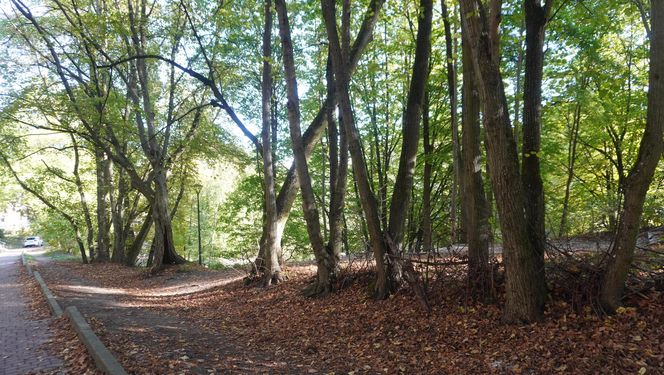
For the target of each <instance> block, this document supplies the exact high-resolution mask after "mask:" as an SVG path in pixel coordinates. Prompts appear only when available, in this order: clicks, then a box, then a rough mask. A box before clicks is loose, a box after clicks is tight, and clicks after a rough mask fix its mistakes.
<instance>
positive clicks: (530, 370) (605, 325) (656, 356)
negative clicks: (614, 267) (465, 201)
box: [35, 257, 664, 374]
mask: <svg viewBox="0 0 664 375" xmlns="http://www.w3.org/2000/svg"><path fill="white" fill-rule="evenodd" d="M38 261H39V264H36V265H35V267H36V268H37V269H38V270H39V271H40V272H41V273H42V275H43V276H44V278H45V279H46V281H47V283H48V284H49V286H50V288H51V289H52V290H53V292H54V293H55V294H56V295H57V297H58V300H59V302H60V303H61V304H62V305H63V307H64V306H68V305H70V304H75V305H76V306H77V307H78V308H79V309H80V310H81V311H82V312H83V313H84V315H85V316H86V317H87V318H88V320H89V321H91V323H92V326H93V328H94V330H95V331H96V332H97V334H98V335H99V336H100V337H101V339H102V341H103V342H104V343H105V344H106V345H107V346H108V347H109V348H110V349H111V351H112V352H113V353H114V354H115V355H116V356H117V358H118V359H119V361H120V362H121V363H122V365H123V366H124V367H125V368H126V369H127V370H128V371H129V372H130V373H137V374H166V373H169V374H170V373H173V374H179V373H187V374H188V373H195V374H211V373H224V374H226V373H238V374H247V373H298V374H299V373H305V374H306V373H321V374H330V373H335V374H365V373H366V374H378V373H389V374H399V373H404V374H442V373H451V374H452V373H524V374H555V373H561V374H563V373H564V374H569V373H578V374H593V373H595V374H606V373H626V374H637V373H638V374H644V373H647V374H664V329H663V328H662V321H664V294H662V293H661V292H657V291H655V290H651V291H648V292H644V293H639V294H635V295H633V296H632V297H630V298H629V299H627V300H626V301H625V302H626V306H627V308H624V309H620V311H619V313H618V314H617V315H614V316H609V317H605V316H601V315H599V314H598V313H596V312H595V311H594V310H593V309H592V308H591V306H589V305H588V306H577V307H578V308H576V309H575V308H573V307H572V306H571V304H570V303H568V302H566V301H564V300H563V298H562V297H561V298H559V297H557V296H556V293H555V291H554V293H553V297H552V299H551V300H549V301H548V303H547V308H546V312H545V316H544V319H543V321H541V322H539V323H535V324H530V325H524V326H511V325H504V324H502V323H501V322H500V319H501V310H500V309H501V303H502V295H501V294H500V293H499V296H498V298H497V302H496V303H495V304H489V305H485V304H479V303H474V302H472V301H470V300H469V299H468V298H467V294H466V293H465V285H464V284H465V281H464V280H463V277H461V276H460V275H462V274H463V269H462V268H461V266H460V267H456V268H455V267H451V268H448V269H447V270H446V271H445V272H444V273H439V274H438V278H436V279H433V278H432V279H431V280H429V289H430V290H431V293H430V296H429V298H430V302H431V305H432V310H431V313H429V314H427V313H426V312H425V311H423V310H422V308H421V307H420V304H419V303H418V301H417V300H416V299H415V297H414V295H412V294H411V293H410V292H409V291H408V290H407V289H405V290H403V291H400V292H399V293H397V294H396V295H395V296H393V297H392V298H389V299H388V300H385V301H374V300H372V299H370V298H369V297H368V295H369V294H368V287H367V285H369V284H370V281H371V273H370V272H369V268H368V267H367V266H366V265H365V267H357V266H356V267H355V268H354V269H353V271H352V272H345V273H343V274H342V277H343V279H344V280H345V281H346V283H345V288H344V289H342V290H340V291H338V292H337V293H334V294H332V295H330V296H328V297H326V298H319V299H307V298H305V297H303V296H302V294H301V290H302V289H303V288H304V286H305V285H306V284H307V283H308V282H309V281H310V280H311V278H312V276H313V274H314V268H313V267H311V266H302V265H300V266H294V267H289V268H288V276H289V280H288V281H287V282H285V283H282V284H279V285H277V286H274V287H271V288H269V289H263V288H258V287H255V286H246V285H245V284H244V282H243V280H242V278H243V276H244V275H243V274H242V273H240V272H238V271H228V270H227V271H212V270H207V269H203V268H199V267H198V266H196V265H185V266H178V267H170V268H167V269H166V270H165V271H164V272H163V273H162V274H161V275H159V276H156V277H148V276H147V274H146V272H145V270H141V269H137V268H128V267H123V266H119V265H112V264H93V265H81V264H78V263H75V262H67V261H54V260H48V259H47V258H45V257H38Z"/></svg>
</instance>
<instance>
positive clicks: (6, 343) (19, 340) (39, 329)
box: [0, 250, 62, 375]
mask: <svg viewBox="0 0 664 375" xmlns="http://www.w3.org/2000/svg"><path fill="white" fill-rule="evenodd" d="M19 267H22V265H21V250H0V375H18V374H27V373H36V372H41V371H50V372H55V373H57V372H58V369H59V368H60V367H61V366H62V361H61V360H60V359H58V358H55V357H53V356H51V355H49V354H48V353H47V352H46V351H45V350H44V349H43V348H42V345H43V344H44V343H45V342H46V341H47V340H48V339H49V337H50V331H49V328H48V320H33V319H31V317H30V311H28V309H27V307H26V305H27V300H26V298H25V296H24V295H23V294H22V292H21V285H19V281H18V273H19Z"/></svg>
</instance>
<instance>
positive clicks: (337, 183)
mask: <svg viewBox="0 0 664 375" xmlns="http://www.w3.org/2000/svg"><path fill="white" fill-rule="evenodd" d="M348 3H349V1H348V0H346V1H344V7H347V4H348ZM348 5H349V4H348ZM348 29H349V28H347V27H346V26H345V25H344V26H342V30H344V31H345V30H348ZM326 80H327V91H328V95H330V94H331V93H333V92H334V78H333V73H332V61H331V58H330V57H329V55H328V64H327V73H326ZM334 116H335V111H334V108H330V109H329V110H328V113H327V123H328V129H329V138H330V142H329V148H330V152H329V153H330V214H329V216H330V237H329V239H328V242H327V249H326V250H327V252H328V253H329V254H330V256H332V257H334V258H335V259H336V260H337V262H338V260H339V254H340V253H341V247H342V245H343V229H344V226H343V221H342V220H343V210H344V206H345V202H346V182H347V176H348V141H347V139H346V130H345V126H344V124H343V121H344V119H343V117H342V118H340V122H341V126H340V127H337V123H336V121H335V118H334Z"/></svg>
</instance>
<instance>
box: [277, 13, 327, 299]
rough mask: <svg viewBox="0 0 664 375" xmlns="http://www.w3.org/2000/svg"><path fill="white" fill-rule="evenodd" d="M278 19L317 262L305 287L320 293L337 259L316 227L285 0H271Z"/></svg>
mask: <svg viewBox="0 0 664 375" xmlns="http://www.w3.org/2000/svg"><path fill="white" fill-rule="evenodd" d="M275 4H276V8H277V15H278V19H279V35H280V37H281V46H282V55H283V60H284V74H285V78H286V86H287V91H286V96H287V98H288V101H287V104H286V106H287V108H288V123H289V128H290V135H291V143H292V147H293V156H294V158H295V168H296V172H297V178H298V181H300V190H301V193H302V210H303V213H304V219H305V221H306V223H307V233H308V234H309V241H310V242H311V246H312V248H313V251H314V255H315V257H316V264H317V279H316V281H315V282H314V283H313V284H312V285H310V287H308V288H307V290H306V292H305V293H306V294H307V295H309V296H314V295H324V294H327V293H329V292H331V291H332V284H333V282H334V279H335V278H336V274H337V262H336V259H335V258H334V257H333V256H330V254H328V252H327V251H326V250H325V245H324V242H323V237H322V236H321V230H320V221H319V220H320V217H319V214H318V209H317V207H316V197H315V195H314V190H313V187H312V184H311V176H310V174H309V166H308V164H307V157H306V155H305V152H304V143H303V142H302V131H301V127H300V99H299V98H298V93H297V90H298V88H297V78H296V74H295V58H294V56H293V43H292V40H291V31H290V26H289V22H288V14H287V10H286V4H285V0H275Z"/></svg>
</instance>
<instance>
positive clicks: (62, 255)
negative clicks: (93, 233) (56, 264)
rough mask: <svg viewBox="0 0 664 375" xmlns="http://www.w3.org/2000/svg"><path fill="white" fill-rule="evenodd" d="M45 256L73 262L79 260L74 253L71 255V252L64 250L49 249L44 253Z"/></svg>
mask: <svg viewBox="0 0 664 375" xmlns="http://www.w3.org/2000/svg"><path fill="white" fill-rule="evenodd" d="M44 255H45V256H47V257H49V258H51V259H53V260H60V261H67V262H75V261H78V260H79V257H77V256H76V255H73V254H71V253H68V252H66V251H64V250H55V249H54V250H49V251H47V252H46V253H45V254H44Z"/></svg>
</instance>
